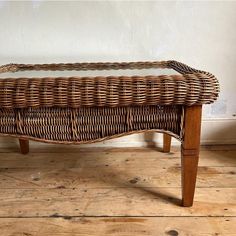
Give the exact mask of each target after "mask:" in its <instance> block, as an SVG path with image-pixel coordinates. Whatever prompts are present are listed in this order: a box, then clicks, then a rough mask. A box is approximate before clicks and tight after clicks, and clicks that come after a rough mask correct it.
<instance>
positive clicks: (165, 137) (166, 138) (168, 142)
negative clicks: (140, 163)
mask: <svg viewBox="0 0 236 236" xmlns="http://www.w3.org/2000/svg"><path fill="white" fill-rule="evenodd" d="M170 146H171V136H170V135H169V134H163V152H170Z"/></svg>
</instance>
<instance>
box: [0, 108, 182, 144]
mask: <svg viewBox="0 0 236 236" xmlns="http://www.w3.org/2000/svg"><path fill="white" fill-rule="evenodd" d="M182 116H183V112H182V106H133V107H115V108H109V107H100V108H99V107H90V108H76V109H72V108H56V107H54V108H24V109H0V134H5V135H11V136H17V137H20V136H24V137H29V138H31V139H35V140H41V141H45V142H60V143H89V142H95V141H102V140H104V139H108V138H113V137H117V136H122V135H125V134H129V133H135V132H141V131H147V130H160V131H168V132H170V133H171V134H173V135H174V136H175V137H177V138H179V139H180V134H181V121H182Z"/></svg>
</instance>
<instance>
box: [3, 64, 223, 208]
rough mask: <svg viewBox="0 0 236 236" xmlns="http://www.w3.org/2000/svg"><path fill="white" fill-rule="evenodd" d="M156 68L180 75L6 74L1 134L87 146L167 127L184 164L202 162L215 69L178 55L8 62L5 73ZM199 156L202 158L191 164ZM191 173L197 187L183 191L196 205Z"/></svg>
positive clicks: (214, 94)
mask: <svg viewBox="0 0 236 236" xmlns="http://www.w3.org/2000/svg"><path fill="white" fill-rule="evenodd" d="M150 68H153V69H155V68H156V69H157V68H168V69H173V70H174V71H175V73H174V74H171V75H148V76H106V77H105V76H95V77H92V76H91V77H81V76H76V77H45V78H37V77H35V78H2V79H0V134H1V135H2V136H12V137H17V138H19V139H20V140H21V142H20V143H21V146H22V149H24V147H27V142H28V141H27V140H29V139H31V140H35V141H42V142H51V143H66V144H68V143H74V144H80V143H91V142H96V141H102V140H105V139H109V138H114V137H118V136H122V135H127V134H132V133H137V132H145V131H157V132H163V133H165V134H166V135H171V136H173V137H175V138H177V139H179V140H180V141H181V142H182V159H183V162H182V164H183V167H184V166H188V165H193V166H195V167H196V166H197V161H196V160H197V159H198V151H199V142H200V125H201V119H200V118H201V106H202V105H203V104H209V103H212V102H214V101H215V100H216V99H217V97H218V94H219V84H218V81H217V79H216V78H215V76H213V75H212V74H211V73H208V72H205V71H201V70H196V69H193V68H191V67H189V66H187V65H185V64H183V63H179V62H176V61H161V62H123V63H73V64H72V63H67V64H8V65H4V66H0V73H5V72H18V71H31V70H36V71H38V70H53V71H54V70H59V71H62V70H75V71H82V70H125V69H150ZM191 132H192V137H191V134H190V133H191ZM191 138H192V139H193V140H192V141H191V140H190V139H191ZM26 149H27V148H26ZM25 152H27V151H25ZM189 157H191V158H189ZM193 160H195V162H194V164H191V163H192V162H193ZM185 162H186V163H185ZM186 168H187V167H185V169H186ZM183 169H184V168H183ZM195 169H196V168H195ZM190 172H191V173H190ZM190 172H189V175H190V177H188V174H186V173H188V172H187V171H185V172H184V173H185V176H184V177H183V178H184V180H185V179H186V178H192V179H193V181H192V184H191V186H185V185H184V184H183V186H185V188H184V189H187V190H186V191H188V192H191V194H190V195H191V196H190V198H189V197H184V199H183V205H185V206H187V205H191V204H192V198H193V192H194V187H193V185H195V180H196V178H195V177H196V176H195V175H194V174H193V173H195V172H196V170H195V172H193V170H191V171H190ZM192 188H193V189H192ZM184 191H185V190H183V196H185V194H184ZM188 196H189V194H188Z"/></svg>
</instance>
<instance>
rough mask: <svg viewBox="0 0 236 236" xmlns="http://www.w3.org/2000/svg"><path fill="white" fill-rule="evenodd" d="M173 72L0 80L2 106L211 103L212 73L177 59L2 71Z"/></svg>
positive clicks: (214, 92)
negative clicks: (165, 71)
mask: <svg viewBox="0 0 236 236" xmlns="http://www.w3.org/2000/svg"><path fill="white" fill-rule="evenodd" d="M149 68H172V69H174V70H175V71H177V72H179V73H180V74H177V75H161V76H132V77H127V76H108V77H56V78H55V77H51V78H4V79H1V80H0V108H27V107H54V106H56V107H71V108H78V107H84V106H89V107H91V106H100V107H103V106H106V107H118V106H131V105H132V106H133V105H200V104H207V103H212V102H214V101H215V100H216V99H217V97H218V94H219V83H218V81H217V79H216V78H215V76H213V75H212V74H210V73H208V72H205V71H200V70H196V69H193V68H191V67H189V66H187V65H185V64H182V63H179V62H176V61H161V62H123V63H109V62H108V63H74V64H71V63H67V64H36V65H32V64H27V65H26V64H9V65H5V66H1V67H0V73H3V72H17V71H24V70H110V69H112V70H118V69H149Z"/></svg>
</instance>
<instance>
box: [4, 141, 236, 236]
mask: <svg viewBox="0 0 236 236" xmlns="http://www.w3.org/2000/svg"><path fill="white" fill-rule="evenodd" d="M48 147H49V148H48V149H47V148H45V149H42V148H38V149H37V148H36V149H35V150H32V151H31V152H30V154H29V155H21V154H19V153H18V152H16V151H15V150H12V152H10V151H9V150H7V151H4V150H0V190H1V191H0V236H18V235H19V236H22V235H24V236H25V235H26V236H38V235H40V236H41V235H46V236H49V235H52V236H54V235H55V236H69V235H75V236H77V235H91V236H93V235H104V236H105V235H121V236H130V235H138V236H139V235H153V236H156V235H236V150H235V149H234V148H232V149H231V148H228V149H227V148H225V147H223V146H222V147H215V148H213V147H204V148H203V149H202V151H201V155H200V162H199V173H198V180H197V188H196V194H195V202H194V206H193V207H192V208H183V207H181V206H180V198H181V188H180V152H179V149H178V148H172V150H171V153H167V154H164V153H162V152H158V151H157V150H156V149H154V148H152V149H147V148H142V149H111V148H109V149H101V148H94V149H77V151H75V149H74V148H72V149H71V152H70V149H69V147H66V148H65V149H64V150H63V149H62V148H61V146H60V145H59V146H58V147H59V148H58V149H60V150H61V152H60V151H58V149H55V151H53V150H54V149H53V148H52V147H50V146H48ZM78 151H79V152H78Z"/></svg>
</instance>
